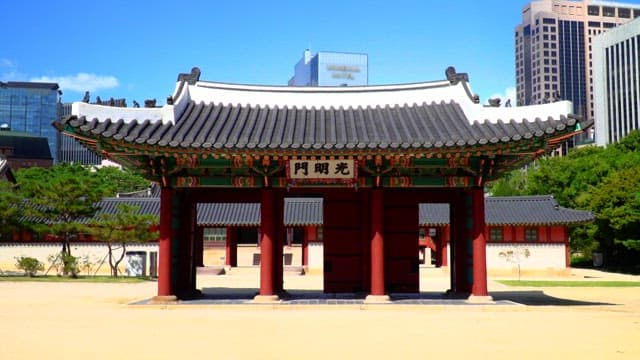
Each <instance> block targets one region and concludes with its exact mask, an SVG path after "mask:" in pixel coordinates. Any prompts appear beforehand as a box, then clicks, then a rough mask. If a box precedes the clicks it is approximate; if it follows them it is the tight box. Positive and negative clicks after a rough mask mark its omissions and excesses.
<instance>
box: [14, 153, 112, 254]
mask: <svg viewBox="0 0 640 360" xmlns="http://www.w3.org/2000/svg"><path fill="white" fill-rule="evenodd" d="M16 178H17V181H18V183H19V184H20V189H21V192H22V194H23V195H24V196H25V198H26V199H27V200H28V201H27V202H26V204H27V206H26V209H25V211H26V212H27V214H28V215H31V217H32V218H35V219H38V220H36V221H34V222H32V223H31V228H32V229H33V230H34V231H35V232H38V233H41V234H46V233H48V234H52V235H54V236H56V237H58V238H59V239H60V241H61V242H62V250H61V258H62V259H70V258H71V257H70V255H71V248H70V246H69V243H70V242H71V240H72V239H73V238H75V237H76V236H77V235H78V234H80V233H86V232H87V225H86V219H88V218H91V217H92V216H93V215H94V214H95V212H96V210H97V208H96V207H95V204H96V203H97V202H98V201H99V200H100V199H102V197H103V196H104V195H105V191H104V189H103V188H102V187H100V186H99V185H100V183H99V180H98V178H97V177H96V176H94V175H92V174H91V172H90V171H89V170H88V169H87V168H84V167H83V166H81V165H77V164H66V163H62V164H58V165H55V166H53V167H51V168H48V169H44V168H38V167H32V168H27V169H20V170H18V171H17V172H16Z"/></svg>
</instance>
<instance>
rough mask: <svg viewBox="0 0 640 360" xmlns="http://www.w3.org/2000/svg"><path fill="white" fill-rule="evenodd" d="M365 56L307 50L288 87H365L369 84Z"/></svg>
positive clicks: (366, 58)
mask: <svg viewBox="0 0 640 360" xmlns="http://www.w3.org/2000/svg"><path fill="white" fill-rule="evenodd" d="M368 66H369V64H368V57H367V54H358V53H341V52H331V51H320V52H318V53H317V54H315V55H313V56H312V55H311V52H310V51H309V50H308V49H307V50H305V51H304V54H303V56H302V59H300V61H298V63H297V64H296V66H295V69H294V72H295V73H294V75H293V77H292V78H291V79H290V80H289V86H366V85H368V83H369V72H368Z"/></svg>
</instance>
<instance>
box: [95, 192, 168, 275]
mask: <svg viewBox="0 0 640 360" xmlns="http://www.w3.org/2000/svg"><path fill="white" fill-rule="evenodd" d="M139 210H140V209H139V207H138V206H132V205H127V204H120V205H118V211H117V212H116V213H115V214H108V213H104V214H100V215H98V217H97V218H96V219H94V220H92V221H91V234H92V235H93V236H94V237H95V238H96V239H97V240H100V241H104V242H106V243H107V247H108V249H109V266H110V267H111V275H112V276H114V277H117V276H118V266H119V265H120V262H121V261H122V259H124V256H125V254H126V252H127V243H132V242H146V241H150V240H156V239H157V238H158V232H157V231H151V229H152V228H153V227H154V226H156V225H157V224H158V222H159V218H158V216H155V215H149V214H140V213H139ZM117 245H119V248H120V249H121V252H120V254H119V255H116V254H115V250H117V249H116V248H115V247H116V246H117Z"/></svg>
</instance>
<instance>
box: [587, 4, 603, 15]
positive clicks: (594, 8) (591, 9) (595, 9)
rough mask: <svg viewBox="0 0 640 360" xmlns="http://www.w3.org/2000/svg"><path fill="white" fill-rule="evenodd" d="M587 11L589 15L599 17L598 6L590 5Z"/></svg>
mask: <svg viewBox="0 0 640 360" xmlns="http://www.w3.org/2000/svg"><path fill="white" fill-rule="evenodd" d="M587 11H588V12H589V15H593V16H598V15H600V6H592V5H591V6H589V7H588V8H587Z"/></svg>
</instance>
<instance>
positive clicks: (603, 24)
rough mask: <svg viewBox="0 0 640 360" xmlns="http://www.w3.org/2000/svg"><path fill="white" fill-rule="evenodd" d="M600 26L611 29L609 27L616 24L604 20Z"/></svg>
mask: <svg viewBox="0 0 640 360" xmlns="http://www.w3.org/2000/svg"><path fill="white" fill-rule="evenodd" d="M602 27H603V28H605V29H611V28H614V27H616V24H614V23H610V22H606V23H602Z"/></svg>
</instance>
